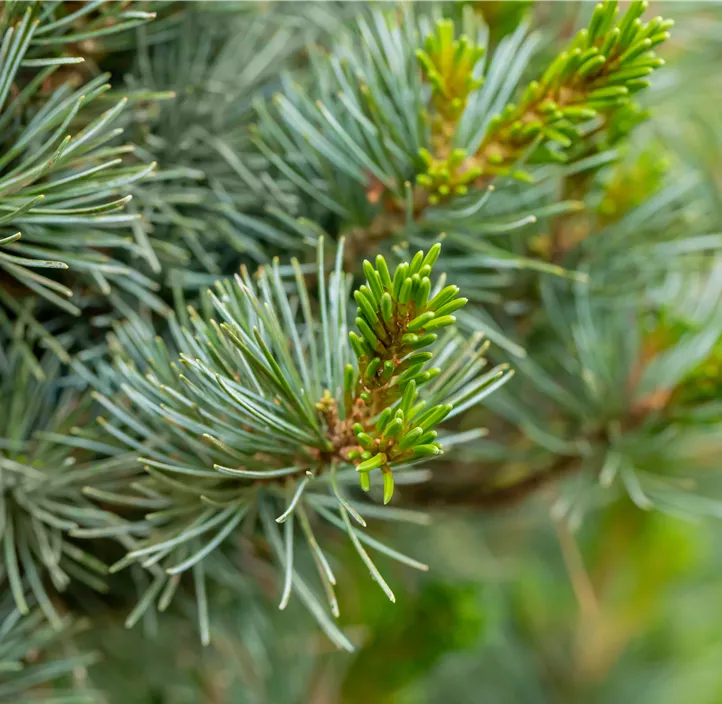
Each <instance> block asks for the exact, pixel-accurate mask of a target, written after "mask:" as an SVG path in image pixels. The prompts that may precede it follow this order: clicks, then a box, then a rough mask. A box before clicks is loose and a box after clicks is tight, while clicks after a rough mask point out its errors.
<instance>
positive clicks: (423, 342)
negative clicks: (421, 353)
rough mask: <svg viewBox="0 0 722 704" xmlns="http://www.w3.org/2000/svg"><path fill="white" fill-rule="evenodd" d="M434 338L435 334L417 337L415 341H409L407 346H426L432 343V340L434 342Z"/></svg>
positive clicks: (416, 348) (415, 348) (413, 347)
mask: <svg viewBox="0 0 722 704" xmlns="http://www.w3.org/2000/svg"><path fill="white" fill-rule="evenodd" d="M414 337H415V336H414ZM436 338H437V335H433V334H428V335H424V336H423V337H419V338H417V340H416V341H415V342H410V343H409V347H411V349H412V350H419V349H421V348H422V347H428V346H429V345H432V344H433V343H434V342H436Z"/></svg>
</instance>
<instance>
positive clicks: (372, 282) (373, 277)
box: [363, 259, 383, 301]
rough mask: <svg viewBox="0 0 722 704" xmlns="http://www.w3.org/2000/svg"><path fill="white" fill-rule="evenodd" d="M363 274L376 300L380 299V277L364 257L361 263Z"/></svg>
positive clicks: (381, 291)
mask: <svg viewBox="0 0 722 704" xmlns="http://www.w3.org/2000/svg"><path fill="white" fill-rule="evenodd" d="M363 270H364V274H366V280H367V281H368V283H369V288H370V289H371V291H372V292H373V295H374V298H375V299H376V300H377V301H380V300H381V294H382V293H383V290H382V288H381V278H380V277H379V275H378V274H377V273H376V271H375V270H374V268H373V266H372V264H371V262H370V261H369V260H368V259H364V263H363Z"/></svg>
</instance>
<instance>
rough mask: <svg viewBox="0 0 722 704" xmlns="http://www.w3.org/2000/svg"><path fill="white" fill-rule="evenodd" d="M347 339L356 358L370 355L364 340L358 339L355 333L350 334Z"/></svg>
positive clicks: (369, 349)
mask: <svg viewBox="0 0 722 704" xmlns="http://www.w3.org/2000/svg"><path fill="white" fill-rule="evenodd" d="M348 337H349V341H350V342H351V347H352V349H353V351H354V353H355V354H356V356H357V357H362V356H363V355H365V354H371V352H372V350H371V348H370V347H369V345H368V343H367V342H366V340H364V339H362V338H360V337H359V336H358V335H357V334H356V333H355V332H350V333H349V334H348Z"/></svg>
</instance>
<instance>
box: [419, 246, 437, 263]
mask: <svg viewBox="0 0 722 704" xmlns="http://www.w3.org/2000/svg"><path fill="white" fill-rule="evenodd" d="M440 253H441V244H440V243H439V242H437V243H436V244H435V245H433V246H432V247H431V248H430V249H429V251H428V252H427V253H426V256H425V257H424V259H423V261H422V262H421V267H420V268H423V267H424V266H428V267H432V266H434V264H435V263H436V260H437V259H438V258H439V254H440Z"/></svg>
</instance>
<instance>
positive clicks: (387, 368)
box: [381, 359, 396, 381]
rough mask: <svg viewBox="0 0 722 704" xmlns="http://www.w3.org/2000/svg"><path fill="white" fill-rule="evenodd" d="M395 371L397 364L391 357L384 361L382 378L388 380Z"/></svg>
mask: <svg viewBox="0 0 722 704" xmlns="http://www.w3.org/2000/svg"><path fill="white" fill-rule="evenodd" d="M395 371H396V365H395V364H394V363H393V362H392V361H391V360H390V359H387V360H386V361H385V362H384V368H383V371H382V372H381V380H382V381H388V380H389V379H390V378H391V377H392V376H393V375H394V372H395Z"/></svg>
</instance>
